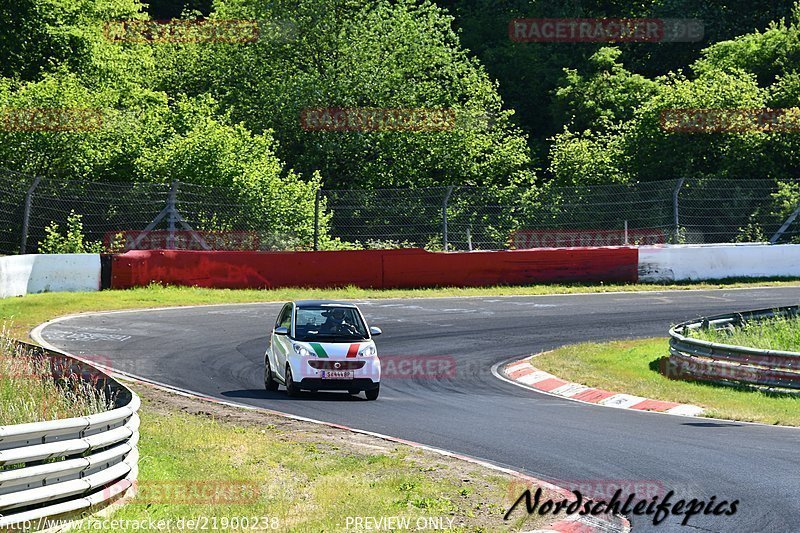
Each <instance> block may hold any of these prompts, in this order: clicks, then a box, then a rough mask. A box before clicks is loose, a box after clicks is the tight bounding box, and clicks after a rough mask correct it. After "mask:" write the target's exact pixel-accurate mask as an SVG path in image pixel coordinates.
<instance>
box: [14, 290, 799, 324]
mask: <svg viewBox="0 0 800 533" xmlns="http://www.w3.org/2000/svg"><path fill="white" fill-rule="evenodd" d="M798 284H800V280H746V279H730V280H723V281H718V282H706V283H674V284H610V285H604V284H602V283H601V284H560V285H559V284H555V285H529V286H500V287H471V288H458V287H444V288H437V289H396V290H373V289H359V288H356V287H345V288H340V289H302V288H289V289H273V290H228V289H203V288H198V287H162V286H159V285H151V286H149V287H142V288H136V289H129V290H123V291H102V292H94V293H47V294H32V295H28V296H25V297H21V298H6V299H3V300H0V321H6V322H13V324H14V326H13V328H12V333H14V334H15V335H17V336H19V337H18V338H25V337H27V335H28V331H29V330H30V329H31V328H33V327H34V326H36V325H38V324H41V323H42V322H45V321H47V320H50V319H51V318H55V317H57V316H62V315H67V314H74V313H80V312H88V311H110V310H120V309H137V308H147V307H168V306H179V305H209V304H234V303H250V302H270V301H288V300H294V299H303V298H322V299H367V298H441V297H456V296H524V295H548V294H577V293H603V292H619V291H622V292H632V291H665V290H690V289H719V288H743V287H787V286H797V285H798Z"/></svg>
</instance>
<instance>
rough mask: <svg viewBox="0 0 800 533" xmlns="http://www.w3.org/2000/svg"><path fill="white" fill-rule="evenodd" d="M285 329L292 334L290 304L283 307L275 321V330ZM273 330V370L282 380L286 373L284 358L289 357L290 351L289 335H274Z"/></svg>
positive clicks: (273, 331)
mask: <svg viewBox="0 0 800 533" xmlns="http://www.w3.org/2000/svg"><path fill="white" fill-rule="evenodd" d="M281 326H283V327H285V328H286V329H287V330H288V332H289V334H291V332H292V304H291V303H288V304H286V305H284V306H283V309H281V312H280V314H279V315H278V320H276V321H275V328H278V327H281ZM275 328H273V330H272V356H273V358H274V361H273V362H274V365H273V368H274V369H275V372H276V373H277V374H278V375H279V376H280V377H281V379H283V378H284V373H285V372H286V358H287V356H288V355H289V350H291V349H292V346H291V341H290V340H289V335H278V334H276V333H275Z"/></svg>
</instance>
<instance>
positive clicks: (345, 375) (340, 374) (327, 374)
mask: <svg viewBox="0 0 800 533" xmlns="http://www.w3.org/2000/svg"><path fill="white" fill-rule="evenodd" d="M322 379H353V371H352V370H323V371H322Z"/></svg>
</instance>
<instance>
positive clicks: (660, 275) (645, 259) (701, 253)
mask: <svg viewBox="0 0 800 533" xmlns="http://www.w3.org/2000/svg"><path fill="white" fill-rule="evenodd" d="M736 277H748V278H774V277H800V245H798V244H780V245H770V244H713V245H690V244H689V245H657V246H641V247H639V281H680V280H705V279H723V278H736Z"/></svg>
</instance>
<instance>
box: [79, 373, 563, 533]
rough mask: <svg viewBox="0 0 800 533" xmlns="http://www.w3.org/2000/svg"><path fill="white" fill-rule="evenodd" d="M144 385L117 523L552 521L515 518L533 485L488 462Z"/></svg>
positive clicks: (496, 524)
mask: <svg viewBox="0 0 800 533" xmlns="http://www.w3.org/2000/svg"><path fill="white" fill-rule="evenodd" d="M134 388H135V390H136V392H137V393H138V394H139V395H140V396H141V397H142V401H143V406H142V410H141V417H142V430H141V432H142V435H141V440H140V442H139V450H140V454H141V457H140V460H139V468H140V470H139V482H138V494H137V495H136V496H135V497H134V498H133V499H131V500H129V501H127V503H126V504H125V505H123V506H121V507H119V508H118V509H117V510H115V511H114V512H112V513H111V514H110V516H107V517H105V519H106V520H109V521H110V520H130V521H140V520H152V521H154V522H158V521H162V520H163V521H164V522H163V523H165V524H166V523H169V524H172V530H176V529H178V528H177V527H176V525H177V524H179V520H180V519H184V520H188V519H194V520H196V521H197V522H198V523H203V522H204V521H206V522H207V525H208V529H212V527H211V526H212V525H213V524H216V525H217V529H219V530H223V529H224V530H227V531H248V530H256V529H259V528H260V529H267V530H277V531H302V532H311V531H314V532H317V531H319V532H327V531H345V530H347V529H348V525H349V526H350V527H349V530H351V531H363V530H365V529H366V528H365V527H360V528H359V527H355V522H354V520H355V518H356V517H373V518H375V519H376V520H379V519H380V518H381V517H384V518H385V517H398V520H400V521H402V520H403V519H407V520H409V521H410V524H412V526H414V527H411V529H412V530H413V529H417V527H415V526H416V525H417V524H418V522H417V521H418V520H420V521H421V522H419V524H443V525H445V526H446V525H450V526H452V531H499V530H505V531H508V530H519V529H521V528H523V529H525V530H530V529H536V528H538V527H543V526H545V525H546V524H547V523H548V521H552V517H548V518H549V519H550V520H543V519H542V517H540V516H538V515H531V516H528V515H527V513H523V512H520V513H516V516H515V518H516V520H511V521H508V522H505V521H504V520H503V514H504V513H505V512H506V510H507V509H508V507H509V506H510V505H511V503H512V498H511V490H510V489H512V488H514V487H519V486H521V485H520V484H518V483H512V480H511V478H509V477H508V476H505V475H502V474H500V473H498V472H494V471H491V470H488V469H485V468H483V467H480V466H478V465H473V464H471V463H467V462H464V461H460V460H457V459H453V458H449V457H443V456H440V455H438V454H434V453H432V452H428V451H424V450H420V449H416V448H411V447H408V446H405V445H400V444H395V443H392V442H388V441H385V440H382V439H377V438H374V437H369V436H366V435H358V434H353V433H350V432H347V431H343V430H334V429H331V428H327V427H324V426H319V425H316V424H309V423H304V422H299V421H294V420H290V419H286V418H283V417H278V416H274V415H270V414H266V413H259V412H253V411H247V410H242V409H236V408H234V407H229V406H225V405H219V404H211V403H201V402H197V401H195V400H192V399H190V398H185V397H182V396H177V395H174V394H170V393H168V392H164V391H161V390H159V389H156V388H153V387H150V386H148V385H135V386H134ZM513 496H514V498H516V497H517V496H518V494H514V495H513ZM548 496H550V495H548ZM553 497H555V496H554V495H553ZM237 517H238V520H237ZM243 517H247V520H246V521H245V519H244V518H243ZM348 517H350V518H349V520H350V522H348ZM101 520H103V519H101V518H88V519H87V520H86V521H85V522H83V524H82V528H83V529H85V530H97V528H99V527H102V526H103V522H101ZM234 522H236V523H237V524H238V525H239V527H234ZM245 522H247V525H249V526H250V527H244V526H245ZM255 522H257V523H258V527H252V526H253V525H255ZM105 523H106V524H107V523H108V522H105ZM225 524H227V527H223V525H225ZM265 525H266V526H267V527H263V526H265ZM373 526H374V524H373ZM187 529H188V528H187ZM429 529H430V527H429ZM78 530H80V529H78ZM384 530H386V528H384ZM450 530H451V529H449V528H448V531H450Z"/></svg>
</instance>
